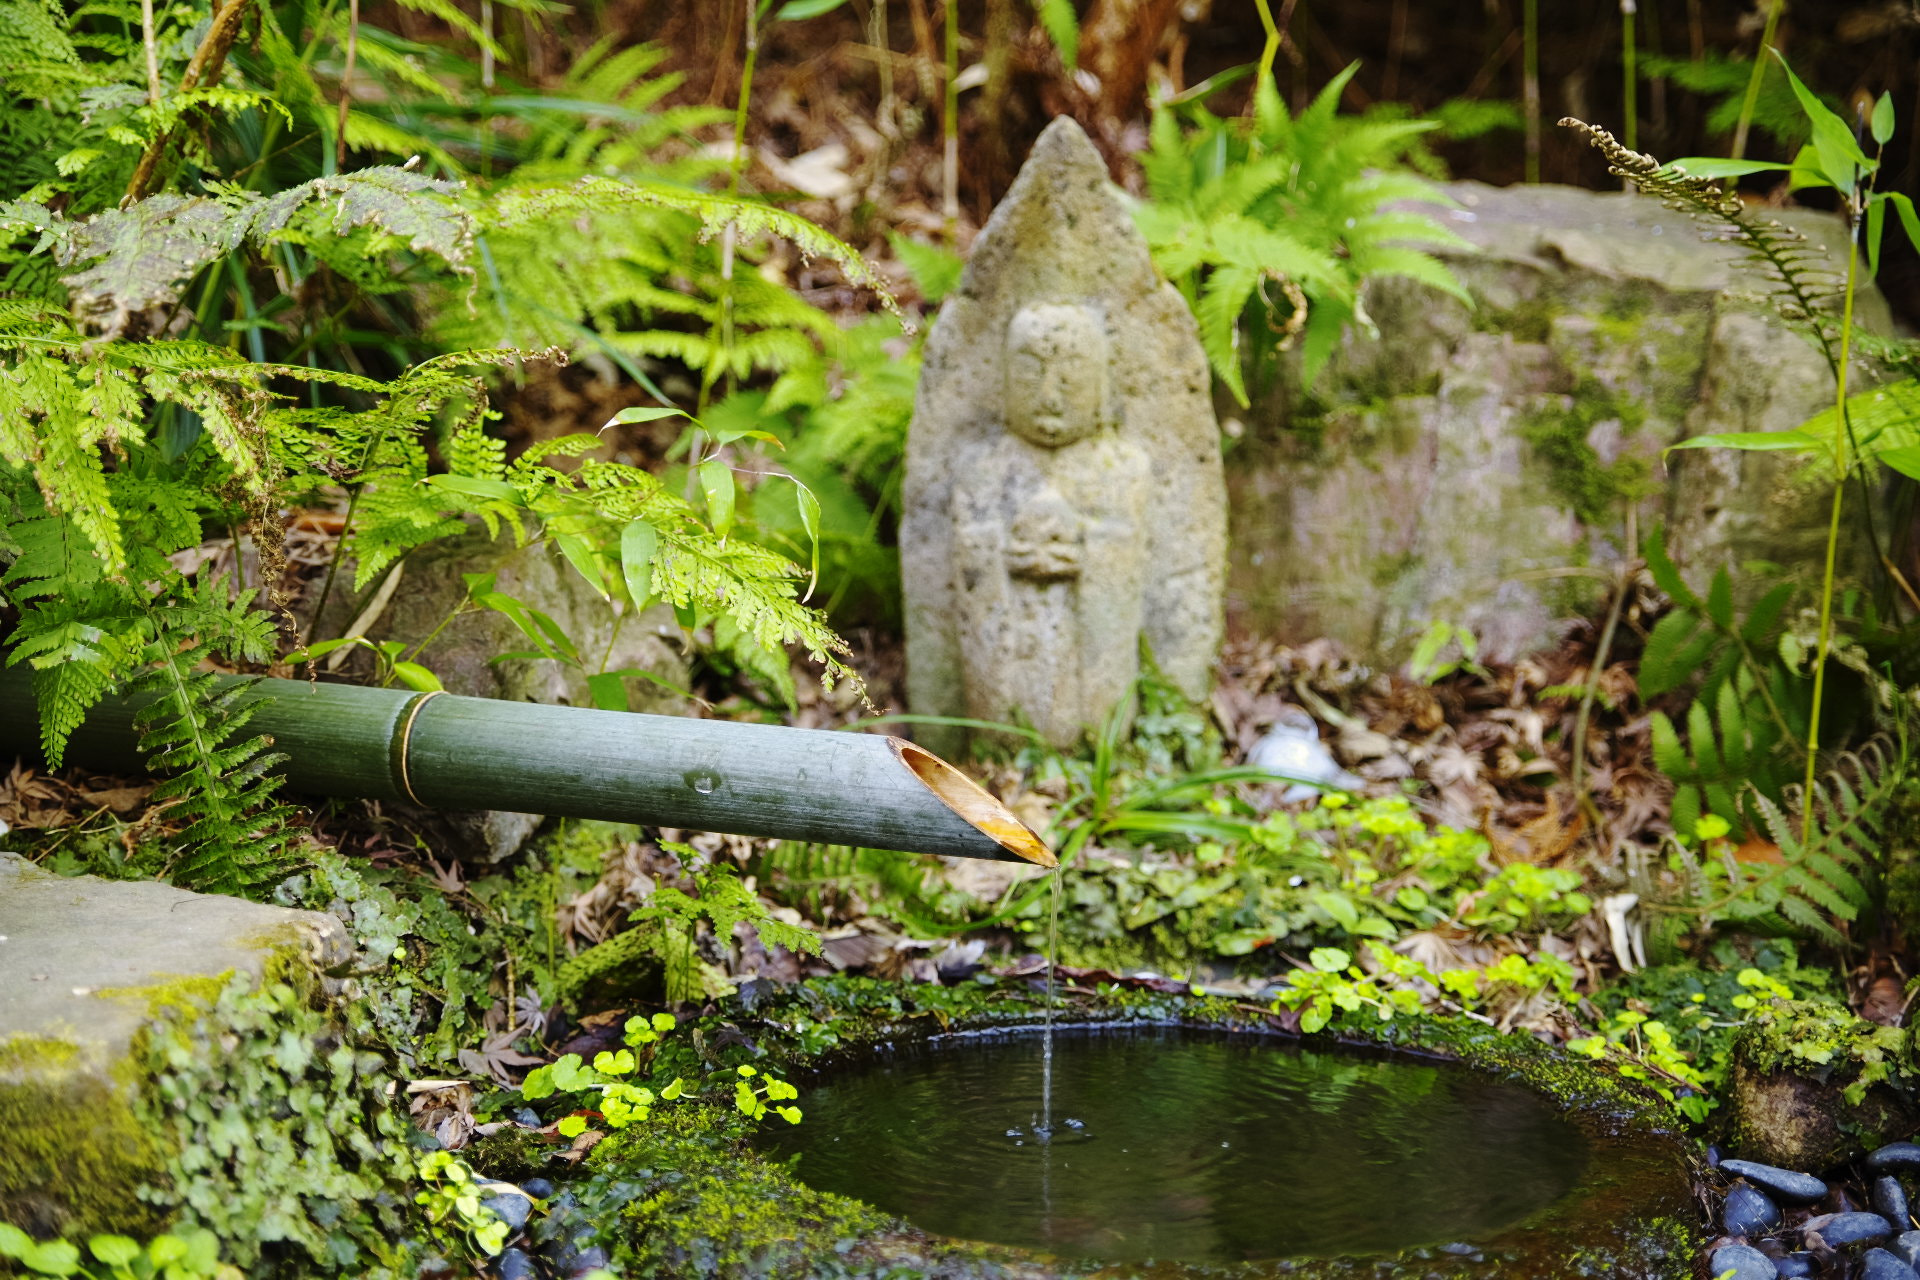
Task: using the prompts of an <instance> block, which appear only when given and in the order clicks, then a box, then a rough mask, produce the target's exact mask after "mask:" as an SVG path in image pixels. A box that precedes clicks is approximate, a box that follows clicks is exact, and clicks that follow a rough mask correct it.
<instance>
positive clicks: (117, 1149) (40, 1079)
mask: <svg viewBox="0 0 1920 1280" xmlns="http://www.w3.org/2000/svg"><path fill="white" fill-rule="evenodd" d="M0 1133H5V1134H6V1135H7V1159H6V1160H5V1161H0V1222H10V1223H12V1224H13V1225H15V1226H17V1227H20V1228H22V1229H24V1230H26V1231H28V1232H30V1233H32V1234H33V1235H35V1236H37V1237H41V1238H50V1237H53V1236H58V1235H74V1236H79V1235H84V1234H86V1233H89V1232H94V1231H118V1232H123V1233H127V1232H130V1233H133V1234H152V1233H153V1232H155V1231H157V1230H159V1229H160V1228H161V1227H162V1226H163V1225H164V1223H163V1221H162V1218H161V1216H160V1215H158V1214H156V1213H154V1212H153V1211H152V1210H150V1209H149V1208H148V1207H146V1206H144V1205H142V1204H141V1203H140V1202H139V1201H138V1200H137V1199H136V1198H135V1193H136V1191H137V1190H138V1189H139V1188H140V1187H141V1186H143V1185H145V1184H147V1183H149V1182H153V1181H156V1180H158V1179H161V1178H163V1177H164V1176H165V1175H164V1164H163V1160H162V1156H161V1152H160V1150H159V1147H158V1144H156V1143H155V1142H154V1140H153V1138H152V1136H151V1134H150V1132H149V1130H148V1128H147V1126H146V1125H145V1124H144V1123H143V1122H142V1120H141V1118H140V1116H139V1115H138V1114H137V1113H136V1111H135V1108H134V1105H133V1099H132V1090H131V1089H130V1088H129V1087H128V1086H127V1084H126V1083H125V1082H118V1081H115V1080H113V1079H110V1078H108V1077H106V1076H103V1075H102V1074H101V1073H99V1072H98V1071H96V1070H94V1069H93V1068H92V1067H91V1066H90V1064H88V1063H87V1062H85V1061H84V1060H83V1058H82V1056H81V1051H80V1050H79V1049H78V1048H77V1047H76V1046H75V1045H73V1044H72V1043H70V1042H69V1041H66V1040H59V1039H53V1038H49V1037H43V1036H24V1035H16V1036H11V1037H9V1038H7V1039H6V1040H5V1041H0Z"/></svg>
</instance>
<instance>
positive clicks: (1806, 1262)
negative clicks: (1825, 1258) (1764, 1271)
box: [1773, 1253, 1813, 1280]
mask: <svg viewBox="0 0 1920 1280" xmlns="http://www.w3.org/2000/svg"><path fill="white" fill-rule="evenodd" d="M1773 1265H1774V1267H1775V1268H1776V1269H1777V1270H1778V1271H1779V1272H1780V1274H1781V1275H1782V1276H1785V1277H1787V1278H1788V1280H1802V1278H1803V1277H1807V1276H1811V1275H1812V1274H1813V1255H1812V1254H1810V1253H1790V1254H1788V1255H1787V1256H1786V1257H1784V1258H1775V1259H1774V1260H1773Z"/></svg>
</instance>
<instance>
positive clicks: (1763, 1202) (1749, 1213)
mask: <svg viewBox="0 0 1920 1280" xmlns="http://www.w3.org/2000/svg"><path fill="white" fill-rule="evenodd" d="M1720 1221H1721V1224H1722V1225H1724V1226H1725V1227H1726V1229H1727V1234H1728V1235H1730V1236H1763V1235H1765V1234H1767V1232H1769V1231H1771V1230H1773V1228H1775V1227H1777V1226H1779V1225H1780V1206H1779V1205H1777V1204H1775V1203H1774V1202H1773V1201H1771V1200H1769V1199H1767V1197H1766V1195H1765V1194H1764V1193H1763V1192H1759V1191H1756V1190H1754V1189H1753V1188H1752V1187H1749V1186H1746V1185H1744V1184H1742V1183H1735V1184H1734V1185H1733V1186H1732V1188H1730V1189H1729V1190H1728V1192H1727V1204H1726V1208H1725V1210H1723V1211H1722V1213H1721V1215H1720Z"/></svg>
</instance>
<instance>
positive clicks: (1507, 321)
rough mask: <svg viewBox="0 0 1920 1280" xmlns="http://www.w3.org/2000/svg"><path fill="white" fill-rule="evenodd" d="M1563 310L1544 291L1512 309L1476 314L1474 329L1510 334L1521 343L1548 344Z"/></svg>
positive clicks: (1482, 307) (1488, 309)
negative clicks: (1555, 321) (1554, 324)
mask: <svg viewBox="0 0 1920 1280" xmlns="http://www.w3.org/2000/svg"><path fill="white" fill-rule="evenodd" d="M1560 311H1561V308H1560V307H1558V306H1556V305H1555V304H1554V302H1553V300H1552V299H1551V298H1550V297H1548V296H1547V295H1546V293H1545V292H1544V291H1543V292H1541V293H1537V294H1533V295H1532V296H1529V297H1526V298H1522V299H1521V300H1520V301H1519V302H1517V303H1515V304H1514V305H1513V306H1511V307H1499V308H1496V307H1489V306H1487V305H1486V304H1485V303H1484V302H1482V304H1481V305H1480V306H1479V307H1477V308H1475V310H1474V312H1473V327H1474V328H1475V329H1477V330H1478V331H1480V332H1481V333H1500V334H1510V335H1512V337H1513V338H1514V339H1515V340H1516V341H1519V342H1545V341H1547V340H1548V338H1550V337H1551V336H1552V334H1553V318H1554V316H1556V315H1558V314H1560Z"/></svg>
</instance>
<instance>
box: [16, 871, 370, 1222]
mask: <svg viewBox="0 0 1920 1280" xmlns="http://www.w3.org/2000/svg"><path fill="white" fill-rule="evenodd" d="M349 952H350V944H349V942H348V939H347V937H346V932H345V930H344V929H343V927H342V926H341V924H340V922H339V921H338V920H336V919H335V918H334V917H332V916H330V915H327V914H324V913H320V912H311V911H292V910H287V909H284V908H279V907H268V906H261V905H258V904H256V903H251V902H244V901H241V900H239V899H236V898H224V897H218V896H212V895H206V894H196V893H188V892H186V891H184V890H180V889H174V888H171V887H169V886H167V885H163V884H157V883H153V882H116V881H108V880H101V879H97V878H94V877H91V876H86V877H77V878H69V877H64V876H57V875H53V874H50V873H48V872H45V871H42V870H40V869H39V868H37V867H36V866H34V865H33V864H32V863H30V862H28V861H27V860H26V859H25V858H23V857H21V856H19V855H18V854H13V853H4V852H0V1222H6V1223H11V1224H13V1225H15V1226H18V1227H21V1228H22V1229H24V1230H26V1231H28V1232H29V1233H30V1234H33V1235H35V1236H37V1237H41V1238H48V1237H53V1236H60V1235H66V1236H76V1235H84V1234H85V1233H87V1232H91V1231H116V1232H121V1233H125V1234H132V1235H145V1234H151V1233H152V1232H154V1231H157V1230H160V1229H162V1228H163V1227H165V1226H168V1225H170V1224H171V1222H172V1221H173V1220H174V1219H175V1218H176V1217H177V1216H178V1214H179V1212H180V1210H181V1207H182V1203H181V1202H182V1201H183V1200H185V1201H189V1202H190V1201H191V1200H192V1199H193V1198H195V1197H196V1196H197V1197H198V1198H200V1199H201V1200H204V1201H206V1202H207V1204H208V1207H209V1210H210V1209H211V1208H212V1207H214V1206H215V1203H216V1202H237V1201H238V1200H239V1199H243V1198H244V1197H236V1196H235V1195H234V1194H233V1192H232V1190H231V1189H230V1188H226V1189H222V1188H221V1187H220V1186H219V1185H217V1180H216V1183H210V1184H206V1185H203V1186H201V1187H200V1188H199V1189H198V1190H195V1189H194V1188H193V1187H191V1186H189V1185H187V1184H188V1183H190V1182H192V1181H193V1179H192V1178H188V1177H183V1176H182V1171H183V1170H192V1169H194V1168H195V1167H196V1166H199V1167H210V1166H212V1165H215V1164H221V1163H223V1162H222V1159H221V1157H222V1151H221V1146H222V1144H223V1143H225V1144H227V1145H232V1144H235V1143H240V1142H243V1141H244V1142H250V1143H253V1144H254V1145H256V1146H257V1145H258V1141H259V1140H258V1139H257V1137H256V1136H254V1135H253V1134H252V1133H251V1131H250V1130H249V1126H250V1125H251V1124H252V1123H253V1122H254V1121H255V1120H256V1119H260V1118H261V1117H257V1116H254V1115H250V1114H247V1113H246V1111H245V1109H244V1108H243V1107H238V1106H231V1105H228V1104H230V1103H233V1102H236V1101H237V1100H238V1099H237V1097H236V1098H229V1099H228V1100H227V1104H223V1102H222V1101H221V1099H222V1094H223V1090H222V1089H220V1088H209V1087H208V1086H207V1080H208V1079H211V1078H213V1077H214V1076H215V1075H217V1074H218V1073H219V1072H220V1071H221V1070H223V1068H222V1067H221V1064H220V1063H216V1062H215V1061H214V1059H215V1058H225V1057H232V1056H233V1055H234V1054H236V1053H237V1052H240V1051H241V1047H242V1046H243V1045H244V1044H246V1043H252V1042H254V1041H258V1040H259V1039H260V1034H259V1033H262V1032H263V1031H264V1033H265V1034H267V1035H268V1036H269V1037H270V1039H269V1041H268V1047H269V1049H270V1050H272V1051H275V1052H277V1053H278V1054H279V1056H280V1058H281V1060H282V1061H283V1062H284V1063H285V1064H288V1065H292V1064H294V1063H295V1062H296V1060H300V1059H312V1058H317V1057H322V1056H324V1050H323V1048H322V1047H320V1046H318V1045H316V1044H314V1043H310V1042H308V1041H306V1040H304V1039H302V1038H301V1037H300V1035H299V1034H298V1031H297V1027H296V1024H295V1023H294V1022H292V1021H288V1020H285V1019H280V1018H277V1017H265V1016H264V1015H263V1016H262V1017H261V1018H254V1019H253V1020H254V1021H256V1022H264V1023H265V1024H267V1026H270V1030H269V1029H267V1027H263V1026H251V1027H247V1028H243V1027H241V1025H240V1023H241V1022H242V1021H244V1020H246V1019H247V1018H249V1017H252V1015H239V1014H235V1013H234V1011H235V1010H236V1009H237V1008H238V1005H237V1004H236V1001H237V1000H239V999H241V998H242V996H243V995H244V994H245V993H259V994H260V995H262V996H264V997H266V998H268V999H269V1002H270V1003H278V1004H283V1005H288V1006H291V1007H300V1008H308V1007H313V1006H315V1005H317V1004H319V1003H322V1002H323V989H324V987H325V986H326V985H327V980H326V978H325V974H326V972H327V970H329V969H330V968H333V967H335V966H337V965H339V964H341V963H342V962H344V961H345V960H346V958H347V956H348V954H349ZM283 1037H287V1038H286V1039H284V1041H283ZM195 1046H198V1047H199V1049H198V1050H196V1049H195ZM202 1051H204V1052H202ZM349 1074H351V1072H350V1073H349ZM257 1083H258V1081H257V1080H255V1081H253V1082H251V1083H250V1084H249V1083H245V1082H242V1084H243V1085H244V1087H252V1086H253V1085H254V1084H257ZM236 1087H242V1085H236ZM169 1094H171V1095H174V1096H172V1097H169ZM195 1107H198V1108H199V1109H200V1110H201V1111H202V1112H205V1113H206V1117H207V1119H208V1121H209V1123H212V1122H213V1120H214V1118H215V1116H216V1113H227V1112H231V1114H220V1115H219V1116H218V1119H219V1123H221V1124H224V1125H225V1126H226V1127H227V1128H228V1129H229V1130H232V1132H230V1133H229V1134H227V1135H226V1136H225V1137H223V1138H217V1139H208V1138H205V1137H200V1138H198V1139H197V1140H196V1141H195V1143H194V1146H195V1148H196V1149H194V1150H191V1151H188V1150H184V1149H183V1148H184V1147H185V1146H186V1145H187V1143H186V1140H185V1137H186V1135H188V1134H190V1133H192V1132H193V1129H192V1127H191V1125H190V1124H176V1123H172V1122H171V1121H170V1120H167V1119H166V1118H165V1117H166V1116H167V1114H168V1113H169V1112H172V1111H178V1112H179V1113H180V1115H181V1116H182V1117H185V1116H188V1115H189V1114H190V1113H191V1112H192V1111H193V1109H194V1108H195ZM301 1158H302V1159H306V1158H307V1157H305V1156H302V1157H301ZM258 1181H261V1182H264V1181H265V1179H259V1180H258ZM189 1212H192V1210H191V1209H189ZM194 1216H195V1217H196V1219H197V1220H198V1221H200V1222H202V1223H203V1224H204V1223H205V1222H206V1221H207V1219H208V1217H209V1212H207V1211H202V1212H199V1213H196V1214H194Z"/></svg>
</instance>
